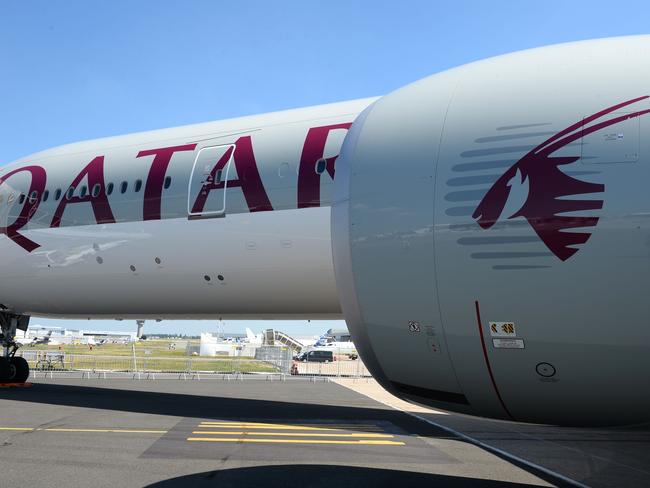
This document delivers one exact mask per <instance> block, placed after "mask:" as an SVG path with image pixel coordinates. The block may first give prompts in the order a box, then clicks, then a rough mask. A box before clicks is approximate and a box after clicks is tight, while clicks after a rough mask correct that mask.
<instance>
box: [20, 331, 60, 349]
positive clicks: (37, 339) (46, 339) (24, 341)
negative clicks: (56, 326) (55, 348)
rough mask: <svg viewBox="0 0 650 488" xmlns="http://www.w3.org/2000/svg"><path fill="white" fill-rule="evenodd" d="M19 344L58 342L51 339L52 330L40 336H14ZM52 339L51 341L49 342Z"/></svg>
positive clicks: (34, 344) (35, 344)
mask: <svg viewBox="0 0 650 488" xmlns="http://www.w3.org/2000/svg"><path fill="white" fill-rule="evenodd" d="M14 340H15V341H16V342H17V343H18V344H20V345H21V346H37V345H39V344H53V345H55V343H56V344H58V342H56V341H52V331H49V332H48V333H47V334H45V335H44V336H42V337H36V336H35V337H20V338H18V337H16V338H15V339H14ZM51 341H52V342H51Z"/></svg>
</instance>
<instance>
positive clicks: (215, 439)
mask: <svg viewBox="0 0 650 488" xmlns="http://www.w3.org/2000/svg"><path fill="white" fill-rule="evenodd" d="M187 440H188V441H189V442H255V443H275V444H355V445H365V446H404V445H405V443H404V442H401V441H375V440H366V439H357V440H350V441H335V440H317V439H244V438H239V439H233V438H230V437H188V438H187Z"/></svg>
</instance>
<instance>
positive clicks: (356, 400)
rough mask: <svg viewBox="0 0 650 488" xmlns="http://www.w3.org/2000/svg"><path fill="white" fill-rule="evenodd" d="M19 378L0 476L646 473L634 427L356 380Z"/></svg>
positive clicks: (343, 481) (2, 425)
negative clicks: (617, 430) (397, 391)
mask: <svg viewBox="0 0 650 488" xmlns="http://www.w3.org/2000/svg"><path fill="white" fill-rule="evenodd" d="M32 381H33V385H32V386H31V387H28V388H20V389H17V388H1V389H0V468H2V469H1V471H0V476H2V478H0V486H3V487H5V486H6V487H10V486H19V487H22V486H29V487H40V486H47V487H51V486H66V487H70V488H74V487H86V486H93V487H111V488H114V487H115V486H129V487H130V486H137V487H143V486H150V487H175V486H199V487H201V486H210V487H216V486H218V487H237V488H241V487H248V486H251V487H252V486H256V487H288V486H300V487H325V486H327V487H328V488H332V487H337V488H338V487H348V486H350V487H352V486H354V487H355V488H359V486H364V484H365V485H367V486H373V487H375V486H379V487H382V486H386V487H388V486H390V487H396V486H399V487H404V486H441V487H465V486H477V487H497V486H498V487H506V488H510V487H529V486H581V485H579V484H575V483H573V482H571V480H569V479H567V478H570V477H571V476H570V475H579V476H577V477H578V478H580V477H582V478H581V479H580V480H578V481H581V482H582V483H583V485H582V486H584V484H587V485H588V486H648V485H649V484H650V474H648V472H647V471H648V469H647V466H648V464H647V462H646V461H647V460H648V457H649V454H648V453H647V451H648V449H647V446H648V445H649V444H648V440H649V439H650V436H649V435H648V434H647V433H644V434H643V436H642V439H641V438H637V436H638V434H636V433H635V434H633V435H631V437H632V438H633V439H632V440H631V441H625V440H624V439H623V438H620V439H618V438H617V439H615V440H614V444H613V446H614V447H616V448H618V447H621V446H622V447H621V449H622V454H621V455H619V456H614V455H613V454H612V455H611V456H609V457H608V455H606V453H607V452H610V451H607V450H606V449H605V450H598V449H602V447H598V449H596V447H595V446H594V445H597V446H602V445H603V444H604V443H602V442H601V443H598V442H594V439H595V440H596V441H603V440H604V439H603V438H602V437H600V438H599V437H598V435H595V434H591V433H590V434H585V433H584V431H580V432H582V434H578V433H572V434H571V435H570V436H569V438H568V439H563V438H560V437H561V436H560V434H559V433H558V432H557V430H551V431H550V432H549V431H546V430H544V429H546V428H544V427H540V426H532V427H531V426H525V427H521V426H519V427H518V429H519V430H517V429H515V427H516V424H515V427H513V426H512V425H508V426H507V427H504V426H503V424H505V423H495V424H496V425H497V426H498V428H497V427H494V426H490V425H491V424H488V426H487V427H486V426H485V425H484V424H481V422H489V421H485V420H474V419H471V418H468V417H462V416H457V415H445V414H444V413H441V412H436V411H427V410H426V409H422V410H417V408H416V411H413V409H412V408H411V409H410V410H411V411H403V410H401V408H403V407H404V406H403V405H401V404H399V400H397V399H394V397H392V399H391V397H390V396H388V394H386V393H385V392H383V390H381V389H380V388H379V387H378V386H377V385H376V384H373V383H374V382H372V381H368V380H348V384H346V385H341V384H337V383H335V382H330V381H324V380H318V381H309V380H307V379H305V378H287V379H286V381H277V380H276V381H268V380H267V381H265V380H264V379H253V378H248V377H247V378H245V379H243V380H241V379H240V380H233V381H225V380H222V379H210V380H206V379H203V380H200V381H199V380H196V379H195V380H186V381H184V380H182V379H180V380H179V379H156V380H133V379H114V378H109V379H87V378H85V379H80V378H70V377H67V378H66V377H63V376H56V375H55V376H54V378H49V377H47V378H37V379H34V380H32ZM355 390H358V391H355ZM382 392H383V393H382ZM368 394H370V396H372V397H373V398H377V400H375V399H373V398H371V397H369V396H367V395H368ZM378 400H379V401H378ZM391 402H393V404H392V406H391V404H390V403H391ZM404 408H405V409H407V408H406V407H404ZM409 408H410V407H409ZM473 422H478V423H473ZM513 429H514V430H513ZM551 429H555V428H551ZM576 430H577V429H576ZM545 432H549V433H548V434H545ZM634 432H636V431H634ZM627 434H629V431H623V434H622V435H623V436H625V435H627ZM467 435H469V436H471V437H465V436H467ZM562 435H564V434H562ZM594 436H595V437H594ZM477 439H478V442H475V441H476V440H477ZM619 441H620V442H619ZM625 442H628V443H625ZM482 443H484V444H482ZM638 443H641V444H642V445H641V446H639V445H638ZM643 443H645V444H643ZM582 444H585V445H590V446H592V447H593V449H596V452H591V451H590V453H589V456H585V454H584V453H585V452H586V450H585V449H584V448H583V447H580V446H581V445H582ZM492 447H494V448H492ZM644 447H645V453H638V452H637V448H644ZM505 451H510V452H512V453H514V455H515V457H514V458H513V457H509V456H508V455H504V452H505ZM577 453H580V454H577ZM603 453H605V455H603ZM610 453H613V451H611V452H610ZM624 456H630V457H631V459H629V460H625V459H623V458H624ZM590 463H591V464H590ZM554 468H559V469H557V473H556V471H555V469H554ZM629 469H631V470H632V476H630V474H629V472H628V470H629ZM587 471H589V476H588V477H587V478H585V476H584V473H585V472H587ZM574 479H575V478H574ZM591 483H593V484H591Z"/></svg>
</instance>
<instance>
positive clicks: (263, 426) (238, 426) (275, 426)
mask: <svg viewBox="0 0 650 488" xmlns="http://www.w3.org/2000/svg"><path fill="white" fill-rule="evenodd" d="M199 427H211V428H233V429H278V430H314V431H333V430H360V429H359V426H358V425H356V426H350V427H311V426H307V425H287V424H225V423H212V422H211V423H207V422H201V423H200V424H199ZM368 430H373V431H379V432H383V430H379V429H368Z"/></svg>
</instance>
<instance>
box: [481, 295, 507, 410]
mask: <svg viewBox="0 0 650 488" xmlns="http://www.w3.org/2000/svg"><path fill="white" fill-rule="evenodd" d="M474 306H475V307H476V321H477V322H478V333H479V335H480V337H481V346H483V357H484V358H485V365H486V366H487V370H488V374H489V375H490V380H492V386H493V387H494V392H495V393H496V394H497V398H498V399H499V403H501V406H502V407H503V410H504V411H505V412H506V413H507V414H508V417H510V418H511V419H512V420H515V418H514V417H513V416H512V414H511V413H510V411H509V410H508V407H506V404H505V402H504V401H503V398H501V393H499V388H498V387H497V382H496V381H495V379H494V374H493V373H492V366H490V359H489V358H488V352H487V348H486V347H485V337H483V325H482V324H481V311H480V309H479V306H478V300H476V301H475V302H474Z"/></svg>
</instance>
